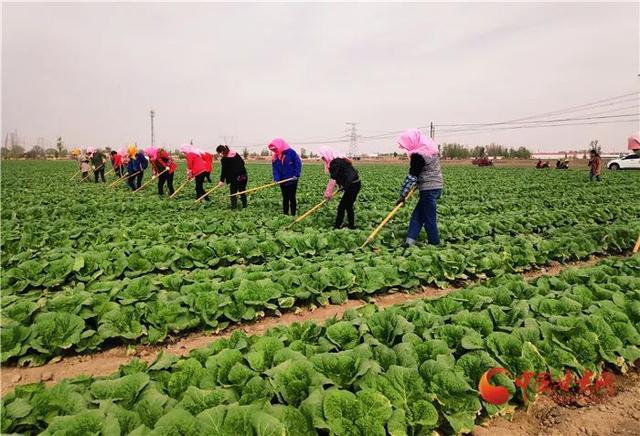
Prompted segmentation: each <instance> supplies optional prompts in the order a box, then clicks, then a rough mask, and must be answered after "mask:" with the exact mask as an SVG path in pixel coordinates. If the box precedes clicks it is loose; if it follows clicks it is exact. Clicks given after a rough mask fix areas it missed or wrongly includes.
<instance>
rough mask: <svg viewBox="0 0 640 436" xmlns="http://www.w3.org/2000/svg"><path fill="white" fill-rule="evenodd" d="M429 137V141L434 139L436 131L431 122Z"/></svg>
mask: <svg viewBox="0 0 640 436" xmlns="http://www.w3.org/2000/svg"><path fill="white" fill-rule="evenodd" d="M429 136H430V137H431V139H435V137H436V129H435V127H433V122H431V124H430V127H429Z"/></svg>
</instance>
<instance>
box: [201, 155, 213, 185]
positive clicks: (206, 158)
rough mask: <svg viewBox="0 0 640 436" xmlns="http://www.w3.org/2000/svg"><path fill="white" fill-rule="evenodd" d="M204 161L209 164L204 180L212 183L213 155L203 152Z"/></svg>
mask: <svg viewBox="0 0 640 436" xmlns="http://www.w3.org/2000/svg"><path fill="white" fill-rule="evenodd" d="M201 155H202V159H203V160H204V162H205V163H206V164H207V171H206V172H205V175H204V178H205V180H206V181H207V182H209V183H211V171H213V155H212V154H211V153H207V152H203V153H201Z"/></svg>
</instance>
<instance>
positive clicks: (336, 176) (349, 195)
mask: <svg viewBox="0 0 640 436" xmlns="http://www.w3.org/2000/svg"><path fill="white" fill-rule="evenodd" d="M319 153H320V157H321V158H322V162H323V163H324V172H325V174H329V183H327V189H326V190H325V191H324V198H325V199H327V200H330V199H331V198H332V197H333V190H334V188H335V186H336V184H337V185H338V186H339V187H340V188H342V189H343V190H344V194H342V198H341V199H340V203H339V204H338V214H337V215H336V223H335V228H336V229H339V228H340V227H342V221H343V220H344V212H345V211H346V212H347V220H348V222H349V228H350V229H355V227H356V226H355V214H354V212H353V205H354V203H355V202H356V198H357V197H358V193H359V192H360V185H361V184H360V177H359V175H358V171H357V170H356V169H355V168H354V167H353V164H352V163H351V160H350V159H347V158H346V157H345V156H344V155H343V154H341V153H340V152H338V151H336V150H334V149H332V148H329V147H322V148H321V149H320V151H319Z"/></svg>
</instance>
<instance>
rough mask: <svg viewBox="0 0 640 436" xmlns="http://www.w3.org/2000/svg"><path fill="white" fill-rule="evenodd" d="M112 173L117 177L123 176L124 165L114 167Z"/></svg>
mask: <svg viewBox="0 0 640 436" xmlns="http://www.w3.org/2000/svg"><path fill="white" fill-rule="evenodd" d="M114 174H115V175H116V177H118V178H122V177H124V167H122V166H120V167H117V168H114Z"/></svg>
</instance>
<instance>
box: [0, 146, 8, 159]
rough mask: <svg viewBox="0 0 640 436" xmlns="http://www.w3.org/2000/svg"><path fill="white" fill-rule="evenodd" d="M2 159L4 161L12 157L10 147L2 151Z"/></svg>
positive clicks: (3, 148)
mask: <svg viewBox="0 0 640 436" xmlns="http://www.w3.org/2000/svg"><path fill="white" fill-rule="evenodd" d="M0 157H2V159H9V158H10V157H11V149H10V148H9V147H2V149H0Z"/></svg>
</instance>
